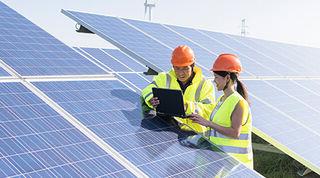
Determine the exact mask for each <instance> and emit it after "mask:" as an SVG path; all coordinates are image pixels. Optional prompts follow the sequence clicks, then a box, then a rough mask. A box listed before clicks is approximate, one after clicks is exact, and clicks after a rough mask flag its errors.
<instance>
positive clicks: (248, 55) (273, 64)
mask: <svg viewBox="0 0 320 178" xmlns="http://www.w3.org/2000/svg"><path fill="white" fill-rule="evenodd" d="M201 32H202V33H205V34H207V35H208V36H210V37H212V38H214V39H216V40H218V41H220V42H223V43H225V44H227V45H228V46H229V47H231V48H232V49H234V50H235V51H236V54H238V55H239V56H240V58H241V59H242V60H241V62H244V65H245V66H246V68H248V70H249V71H250V69H252V70H254V68H255V67H257V66H259V67H260V68H261V69H260V70H254V73H255V74H256V75H260V76H268V75H278V76H288V75H289V76H296V75H298V73H297V72H296V71H295V69H294V68H288V66H287V65H285V64H284V63H283V62H281V60H279V59H273V58H271V57H269V56H267V55H265V54H263V53H261V52H259V51H257V50H258V49H257V48H256V47H255V46H253V47H248V46H245V45H243V44H242V43H239V42H237V41H235V40H233V39H232V38H229V37H228V36H227V35H224V34H222V33H215V32H209V31H204V30H201ZM243 40H246V38H244V39H243Z"/></svg>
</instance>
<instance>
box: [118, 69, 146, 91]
mask: <svg viewBox="0 0 320 178" xmlns="http://www.w3.org/2000/svg"><path fill="white" fill-rule="evenodd" d="M118 75H119V77H118V78H119V79H120V80H121V77H122V78H123V79H125V80H124V82H125V83H129V84H132V85H134V86H135V87H137V88H138V89H140V90H142V89H143V88H145V87H146V86H147V85H149V84H150V82H151V81H152V79H151V77H146V75H143V74H138V73H119V74H118Z"/></svg>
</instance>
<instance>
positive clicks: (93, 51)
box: [81, 48, 132, 72]
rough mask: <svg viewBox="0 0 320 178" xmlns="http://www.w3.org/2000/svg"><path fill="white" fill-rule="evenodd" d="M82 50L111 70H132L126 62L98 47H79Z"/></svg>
mask: <svg viewBox="0 0 320 178" xmlns="http://www.w3.org/2000/svg"><path fill="white" fill-rule="evenodd" d="M81 49H82V50H83V51H84V52H86V53H88V54H90V55H91V56H92V57H94V58H95V59H98V60H99V61H100V62H102V63H103V64H105V65H106V66H108V67H110V68H111V69H112V70H113V71H117V72H131V71H132V70H131V69H130V68H129V67H127V66H126V64H124V63H121V62H119V61H117V59H115V58H113V57H112V56H110V55H108V54H106V53H105V52H104V51H102V50H100V49H98V48H81Z"/></svg>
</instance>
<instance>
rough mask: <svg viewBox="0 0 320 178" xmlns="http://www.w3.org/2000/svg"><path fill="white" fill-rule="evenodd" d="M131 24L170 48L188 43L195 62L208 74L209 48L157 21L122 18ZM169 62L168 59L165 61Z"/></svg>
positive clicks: (210, 59)
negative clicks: (193, 53)
mask: <svg viewBox="0 0 320 178" xmlns="http://www.w3.org/2000/svg"><path fill="white" fill-rule="evenodd" d="M124 20H125V21H126V22H128V23H130V24H131V25H133V26H135V27H138V28H139V29H141V30H142V31H143V32H145V33H147V34H149V35H151V36H152V37H154V38H156V39H157V40H159V41H161V42H162V43H164V44H166V45H168V46H170V47H171V48H172V49H174V48H175V47H177V46H179V45H182V44H183V45H188V46H189V47H191V48H192V49H193V51H194V52H195V56H196V59H197V64H198V65H200V66H201V68H202V69H203V73H204V74H205V75H206V76H209V75H210V72H209V69H210V67H211V65H212V60H213V58H214V53H212V52H210V50H209V49H206V48H204V47H201V46H200V45H199V44H196V43H195V42H192V41H190V40H188V39H187V38H185V37H183V36H181V35H179V34H177V33H175V32H174V31H172V30H170V29H169V28H166V27H165V26H163V25H161V24H157V23H149V22H143V21H137V20H130V19H124ZM153 61H154V63H155V64H157V63H158V60H157V59H153ZM167 62H169V61H167Z"/></svg>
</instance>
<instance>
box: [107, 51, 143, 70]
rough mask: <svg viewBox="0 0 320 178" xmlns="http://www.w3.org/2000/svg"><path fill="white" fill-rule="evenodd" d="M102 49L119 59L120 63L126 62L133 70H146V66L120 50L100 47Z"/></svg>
mask: <svg viewBox="0 0 320 178" xmlns="http://www.w3.org/2000/svg"><path fill="white" fill-rule="evenodd" d="M102 50H103V51H104V52H106V53H108V54H109V55H111V56H113V57H114V58H116V59H117V60H119V61H121V62H122V63H124V64H126V65H127V66H128V67H129V68H130V69H132V70H133V71H135V72H145V71H147V70H148V68H147V67H146V66H145V65H143V64H141V63H140V62H138V61H136V60H135V59H133V58H131V57H129V56H127V55H126V54H124V53H123V52H121V51H120V50H116V49H102Z"/></svg>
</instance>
